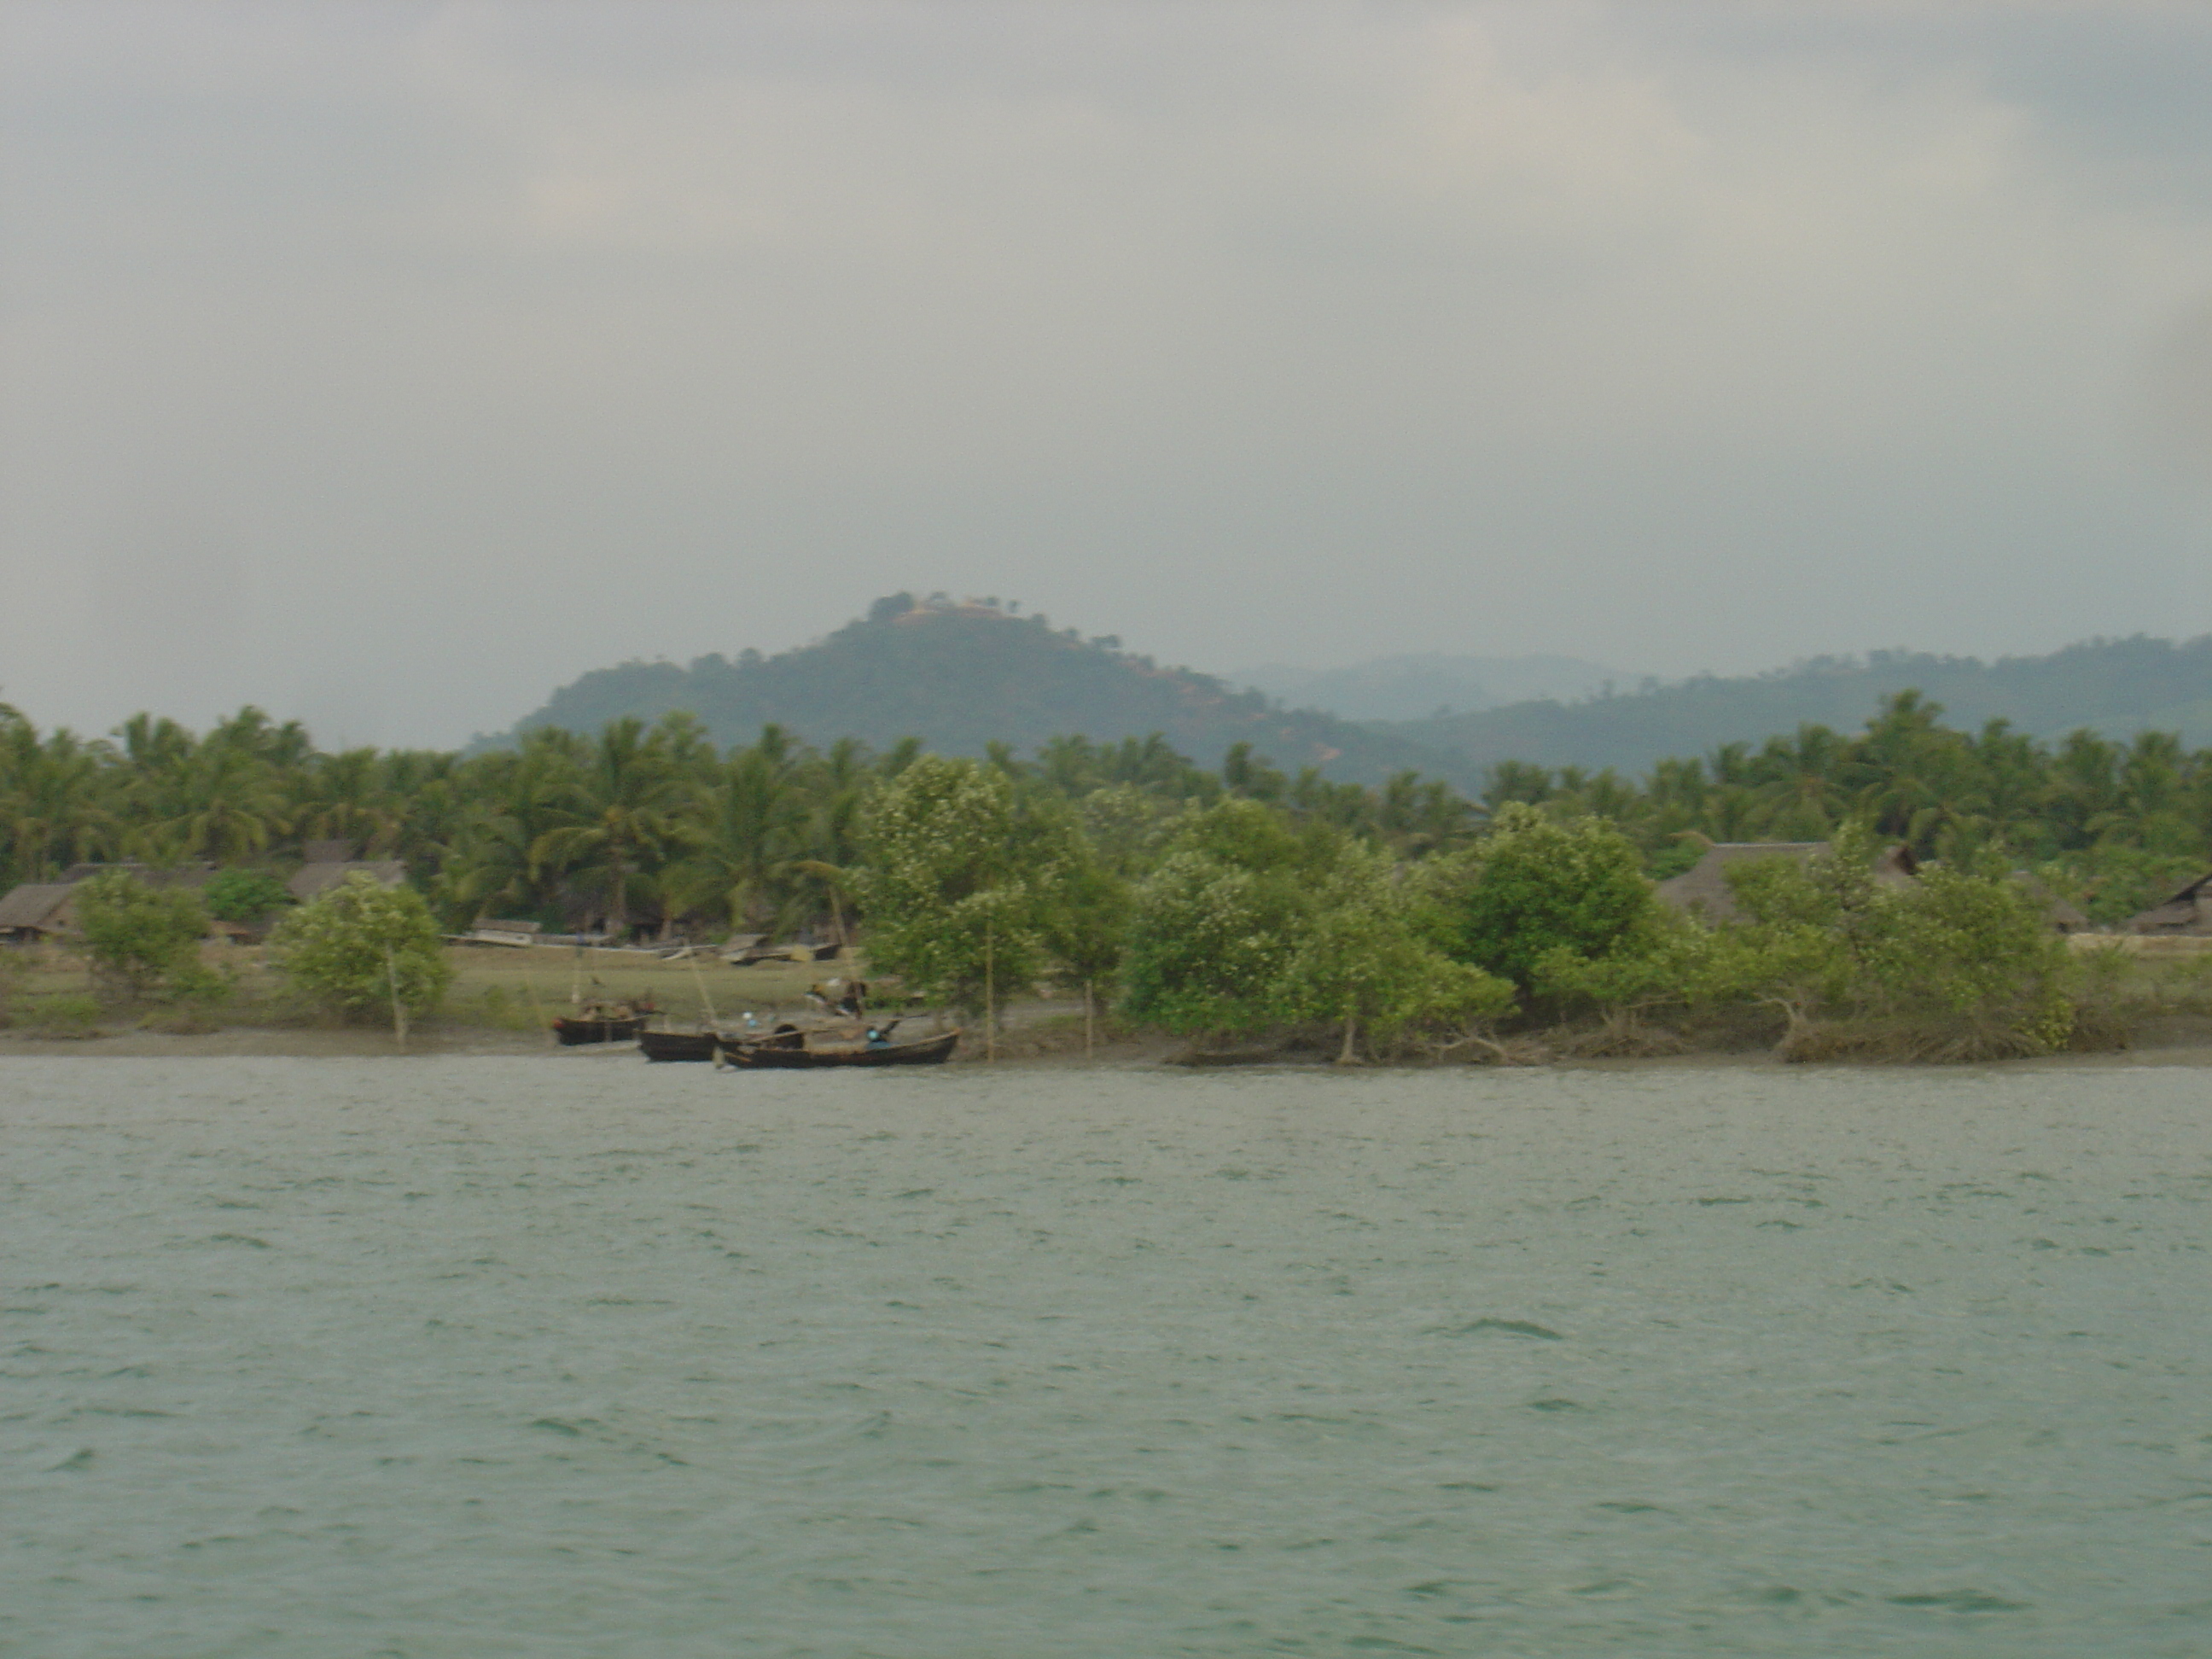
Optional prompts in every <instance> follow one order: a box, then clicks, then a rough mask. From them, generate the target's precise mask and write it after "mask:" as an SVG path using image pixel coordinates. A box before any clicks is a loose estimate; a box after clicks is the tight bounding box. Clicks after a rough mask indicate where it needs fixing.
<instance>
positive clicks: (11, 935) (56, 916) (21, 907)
mask: <svg viewBox="0 0 2212 1659" xmlns="http://www.w3.org/2000/svg"><path fill="white" fill-rule="evenodd" d="M75 892H76V883H75V882H73V881H27V882H25V883H24V884H22V885H21V886H20V887H18V888H15V890H13V891H11V892H9V894H8V896H6V897H5V898H0V939H7V940H9V942H10V943H11V944H16V945H28V944H32V943H33V942H34V941H36V940H39V939H47V938H51V937H52V936H53V935H55V934H57V933H69V932H70V931H72V930H73V929H74V928H75V927H76V911H75V909H74V908H72V907H71V905H70V896H71V895H72V894H74V893H75Z"/></svg>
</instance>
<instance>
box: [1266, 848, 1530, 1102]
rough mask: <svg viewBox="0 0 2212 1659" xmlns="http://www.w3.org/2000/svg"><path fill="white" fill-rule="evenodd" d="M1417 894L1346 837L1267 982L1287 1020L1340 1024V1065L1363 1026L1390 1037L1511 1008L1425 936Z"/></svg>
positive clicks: (1495, 989)
mask: <svg viewBox="0 0 2212 1659" xmlns="http://www.w3.org/2000/svg"><path fill="white" fill-rule="evenodd" d="M1423 902H1424V899H1423V896H1421V895H1420V894H1419V893H1418V892H1417V891H1416V890H1413V888H1411V887H1410V886H1409V885H1408V884H1407V883H1406V882H1404V881H1402V880H1401V879H1400V878H1399V871H1398V868H1397V866H1396V863H1395V860H1393V859H1392V858H1391V857H1390V855H1389V854H1387V853H1384V852H1382V851H1379V850H1376V849H1371V848H1364V847H1361V846H1360V845H1358V843H1356V842H1350V843H1346V845H1345V846H1344V847H1343V848H1340V851H1339V853H1338V856H1337V859H1336V861H1335V864H1334V868H1332V869H1331V870H1330V871H1329V872H1328V874H1327V876H1326V877H1325V878H1323V879H1322V881H1321V882H1320V883H1319V884H1318V885H1317V886H1316V888H1315V890H1314V891H1313V895H1312V906H1311V911H1310V916H1309V918H1308V920H1307V922H1306V925H1305V926H1304V928H1302V929H1301V930H1300V931H1299V934H1298V937H1297V942H1296V944H1295V945H1294V946H1293V947H1292V949H1291V951H1290V954H1289V957H1288V958H1287V960H1285V962H1284V963H1283V964H1282V968H1281V970H1280V972H1279V975H1278V976H1277V980H1276V983H1275V986H1274V987H1273V1000H1274V1002H1275V1005H1276V1006H1277V1007H1278V1008H1279V1009H1280V1010H1281V1012H1283V1013H1284V1014H1285V1016H1287V1017H1288V1018H1292V1019H1297V1020H1311V1021H1316V1022H1322V1023H1327V1024H1334V1025H1336V1026H1338V1027H1339V1028H1340V1030H1341V1031H1342V1033H1343V1041H1342V1043H1341V1045H1340V1048H1339V1049H1338V1053H1337V1061H1338V1063H1339V1064H1340V1065H1348V1064H1350V1063H1351V1062H1352V1061H1353V1060H1356V1059H1357V1058H1358V1036H1359V1034H1360V1033H1361V1032H1362V1031H1364V1032H1365V1033H1366V1034H1367V1036H1368V1037H1369V1039H1370V1042H1375V1041H1377V1040H1380V1041H1383V1042H1389V1041H1390V1040H1392V1039H1394V1038H1395V1037H1396V1036H1398V1035H1399V1034H1400V1033H1401V1032H1404V1031H1406V1030H1410V1029H1416V1028H1422V1027H1437V1026H1443V1027H1448V1028H1449V1027H1464V1026H1466V1025H1468V1024H1484V1023H1486V1022H1488V1021H1491V1020H1493V1019H1496V1018H1499V1017H1500V1016H1502V1015H1504V1013H1506V1012H1509V1011H1510V1009H1511V1008H1512V1006H1513V987H1512V986H1511V985H1510V983H1508V982H1507V981H1504V980H1502V979H1499V978H1498V977H1496V976H1495V975H1491V974H1486V973H1485V972H1483V970H1482V969H1480V968H1472V967H1469V966H1468V965H1467V964H1466V963H1459V962H1455V961H1453V960H1452V959H1451V958H1450V957H1448V956H1446V955H1444V953H1443V951H1439V950H1437V948H1436V947H1435V946H1434V945H1431V943H1430V942H1429V939H1428V938H1427V937H1426V935H1427V934H1428V933H1430V932H1431V931H1432V930H1431V928H1429V927H1425V926H1424V925H1423V924H1424V920H1425V919H1424V918H1423V917H1421V916H1419V915H1417V914H1416V911H1417V908H1419V906H1420V905H1422V903H1423Z"/></svg>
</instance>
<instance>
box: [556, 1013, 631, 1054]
mask: <svg viewBox="0 0 2212 1659" xmlns="http://www.w3.org/2000/svg"><path fill="white" fill-rule="evenodd" d="M646 1018H647V1017H646V1016H645V1015H643V1014H631V1015H629V1016H628V1017H627V1018H621V1019H570V1018H568V1016H566V1015H565V1014H564V1015H562V1017H561V1018H558V1019H556V1020H555V1021H554V1022H553V1035H554V1036H556V1037H558V1038H559V1039H560V1040H561V1046H562V1048H575V1047H576V1046H577V1045H578V1044H580V1043H585V1042H629V1041H630V1040H631V1039H632V1038H633V1037H635V1036H637V1034H638V1033H639V1032H641V1031H642V1030H645V1022H646Z"/></svg>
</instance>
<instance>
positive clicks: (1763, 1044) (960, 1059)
mask: <svg viewBox="0 0 2212 1659" xmlns="http://www.w3.org/2000/svg"><path fill="white" fill-rule="evenodd" d="M2190 943H2191V945H2195V944H2196V943H2197V942H2196V941H2190ZM2134 954H2135V955H2136V957H2137V960H2136V962H2135V963H2133V964H2132V965H2131V968H2130V978H2129V980H2128V981H2126V982H2125V983H2124V985H2123V986H2121V987H2118V997H2119V1001H2118V1005H2117V1006H2113V1007H2110V1008H2108V1009H2107V1011H2106V1012H2107V1013H2108V1014H2109V1015H2111V1016H2112V1017H2113V1018H2116V1019H2117V1021H2118V1024H2119V1025H2120V1026H2122V1027H2124V1029H2125V1030H2126V1032H2127V1036H2126V1038H2125V1040H2124V1042H2120V1043H2118V1045H2117V1046H2115V1047H2113V1048H2108V1049H2100V1050H2099V1051H2097V1052H2093V1053H2079V1054H2052V1055H2045V1056H2040V1057H2037V1058H2033V1059H2025V1060H2008V1061H2004V1062H2002V1063H2005V1064H2010V1065H2028V1066H2080V1065H2108V1066H2109V1065H2138V1066H2212V972H2208V969H2212V956H2208V955H2206V954H2205V953H2204V952H2203V951H2197V950H2194V949H2192V950H2191V951H2163V952H2154V951H2142V952H2138V953H2134ZM2169 958H2171V959H2170V960H2169ZM205 960H206V961H207V963H208V964H209V965H210V967H211V968H213V969H216V971H217V972H218V973H220V974H221V975H222V976H223V978H224V979H225V981H227V982H228V983H229V985H230V986H231V987H232V994H231V996H230V998H229V999H228V1001H226V1002H224V1003H222V1004H221V1005H219V1006H213V1007H196V1008H191V1009H180V1008H177V1007H173V1006H159V1005H155V1006H143V1007H138V1008H122V1007H114V1006H102V1005H100V1004H99V1003H97V1002H96V1001H95V1000H94V999H93V998H92V997H91V995H90V994H89V989H88V985H89V981H88V977H87V975H86V974H85V971H84V968H83V965H82V963H81V962H79V961H77V960H76V958H75V957H71V956H70V955H68V954H67V953H65V952H62V951H44V952H40V953H37V954H35V955H34V954H31V953H25V954H24V955H23V956H21V957H17V958H16V959H15V961H14V962H13V963H9V964H7V965H8V966H9V967H11V968H12V969H13V975H12V979H13V983H12V986H11V987H9V988H10V990H11V995H10V996H9V1012H10V1014H11V1018H10V1021H9V1024H8V1025H7V1026H6V1027H5V1028H4V1029H0V1057H5V1056H7V1055H10V1054H20V1055H39V1056H46V1057H62V1056H68V1057H77V1058H85V1059H97V1058H158V1059H191V1058H207V1059H228V1058H245V1057H272V1058H274V1057H282V1058H299V1059H318V1058H330V1059H348V1058H375V1057H385V1056H393V1057H399V1056H403V1055H416V1056H422V1055H483V1056H495V1057H508V1058H519V1057H523V1056H527V1055H533V1054H536V1055H544V1054H559V1055H561V1056H562V1057H563V1058H565V1059H572V1060H575V1061H576V1062H577V1063H580V1064H592V1065H607V1064H611V1063H613V1062H614V1061H615V1060H618V1059H621V1058H623V1057H624V1056H629V1057H632V1058H635V1053H634V1050H632V1049H630V1048H628V1047H626V1046H622V1047H615V1048H594V1047H586V1048H568V1049H562V1048H557V1047H556V1045H555V1044H554V1042H553V1040H552V1036H551V1033H550V1030H548V1029H547V1028H548V1025H549V1024H550V1020H551V1019H552V1018H554V1017H555V1016H556V1014H559V1013H561V1012H566V1011H567V1010H568V1008H570V1007H571V1006H574V1002H575V1001H576V1000H591V999H594V998H598V999H605V1000H628V1001H631V1002H633V1003H649V1004H650V1005H652V1006H655V1007H657V1008H659V1009H660V1010H661V1011H662V1012H663V1015H664V1017H665V1018H666V1019H667V1020H668V1021H669V1022H670V1023H671V1024H678V1025H687V1024H699V1023H702V1022H703V1021H705V1020H706V1019H708V1018H713V1019H714V1020H717V1021H726V1020H732V1019H737V1018H742V1017H743V1016H744V1015H745V1014H748V1013H750V1014H751V1015H752V1016H753V1017H754V1018H756V1019H757V1020H759V1021H761V1022H763V1023H773V1022H774V1021H775V1020H776V1019H778V1018H786V1017H790V1016H799V1015H805V1014H807V1013H808V1012H811V1010H810V1005H809V1004H808V1001H807V998H806V991H807V987H809V986H811V985H812V984H814V983H816V982H817V981H821V980H823V979H826V978H829V977H831V976H833V975H837V974H839V973H841V972H842V973H844V974H851V973H854V972H856V971H857V972H860V973H861V974H864V975H865V973H866V963H854V962H849V961H848V962H842V963H839V962H829V963H763V964H759V965H757V966H753V967H747V968H731V967H729V966H727V965H726V964H724V963H721V962H720V960H719V959H716V958H713V957H707V958H677V959H672V960H671V959H665V958H662V957H657V956H653V955H651V954H648V953H646V952H642V951H577V950H573V949H566V948H561V949H555V948H550V947H538V948H535V949H530V950H520V951H507V950H499V949H471V948H456V949H455V950H453V951H452V953H451V960H452V961H453V965H454V968H455V970H456V976H455V980H454V984H453V992H452V994H450V995H449V996H448V998H447V1002H446V1006H445V1007H444V1008H443V1010H441V1012H440V1013H439V1015H438V1016H437V1017H436V1018H433V1019H431V1020H428V1021H426V1022H422V1023H421V1024H417V1025H416V1026H415V1027H414V1028H413V1029H412V1030H410V1032H409V1034H408V1039H407V1043H406V1046H405V1048H404V1050H403V1049H402V1048H400V1047H399V1046H398V1043H397V1042H396V1041H395V1039H394V1037H393V1035H392V1031H391V1030H390V1028H389V1027H388V1026H385V1025H381V1024H378V1025H350V1026H348V1025H335V1024H329V1023H327V1022H319V1021H317V1020H316V1019H314V1018H311V1017H310V1016H308V1015H307V1014H306V1013H304V1012H302V1011H301V1010H299V1009H297V1008H295V1007H291V1006H288V1005H287V1004H286V1002H285V1000H284V999H283V994H282V992H281V989H280V987H278V986H277V985H276V981H275V979H274V976H273V975H271V974H270V970H269V969H268V967H267V965H266V963H265V962H264V958H263V956H262V953H261V952H260V951H258V950H250V949H240V948H239V947H236V946H228V945H215V946H210V949H209V951H207V953H206V957H205ZM879 989H883V990H895V987H888V986H886V987H879ZM879 1006H883V1007H884V1008H886V1009H888V1008H889V1007H890V1006H895V1005H894V1004H892V1003H891V1002H890V1000H889V999H885V1000H883V1001H882V1002H881V1003H880V1004H879ZM910 1018H915V1023H916V1024H933V1020H934V1016H933V1015H927V1014H921V1015H918V1016H912V1017H910ZM1002 1018H1003V1022H1004V1023H1003V1024H1002V1025H1001V1028H1000V1033H999V1037H998V1041H997V1042H996V1044H995V1050H996V1053H995V1057H993V1056H991V1055H988V1054H987V1051H986V1045H985V1044H984V1042H982V1040H981V1036H980V1034H978V1033H975V1032H973V1031H971V1032H969V1035H968V1036H967V1037H966V1038H965V1039H964V1040H963V1042H962V1043H961V1045H960V1049H959V1051H958V1052H957V1054H955V1056H954V1059H953V1064H955V1065H957V1066H976V1065H987V1064H997V1065H1000V1066H1025V1067H1043V1068H1052V1069H1066V1068H1069V1067H1079V1066H1086V1065H1090V1066H1124V1067H1126V1066H1157V1065H1166V1064H1169V1063H1171V1062H1174V1061H1176V1060H1183V1061H1185V1062H1186V1063H1188V1062H1190V1061H1193V1060H1196V1061H1198V1062H1200V1063H1201V1064H1203V1063H1207V1062H1212V1063H1216V1064H1218V1063H1220V1062H1221V1061H1222V1060H1224V1059H1225V1058H1229V1057H1227V1056H1222V1055H1218V1054H1211V1053H1209V1052H1207V1050H1206V1045H1196V1046H1194V1045H1193V1044H1192V1043H1190V1042H1188V1041H1187V1040H1185V1039H1182V1038H1178V1037H1176V1036H1170V1035H1169V1034H1167V1033H1164V1032H1161V1031H1157V1030H1144V1029H1140V1028H1133V1027H1129V1026H1127V1025H1125V1024H1122V1023H1121V1022H1120V1021H1118V1020H1115V1019H1113V1018H1101V1019H1099V1020H1098V1021H1097V1022H1096V1023H1095V1024H1094V1026H1093V1029H1092V1033H1091V1036H1092V1040H1091V1043H1090V1045H1089V1052H1088V1053H1086V1044H1085V1027H1084V1020H1083V1017H1082V1015H1081V1013H1080V1012H1079V1010H1078V1009H1077V1008H1075V1007H1074V1006H1072V1005H1071V1004H1070V1003H1069V1002H1067V1001H1066V1000H1052V999H1048V998H1036V999H1029V1000H1021V1001H1018V1002H1015V1003H1013V1004H1012V1005H1010V1006H1007V1007H1006V1009H1005V1010H1004V1011H1003V1014H1002ZM1654 1035H1655V1036H1656V1039H1657V1040H1656V1041H1655V1042H1651V1043H1650V1044H1649V1045H1647V1046H1646V1048H1645V1049H1644V1051H1643V1052H1632V1053H1621V1052H1618V1048H1619V1045H1618V1044H1617V1043H1614V1042H1613V1041H1612V1040H1611V1037H1610V1036H1609V1034H1607V1033H1606V1032H1604V1031H1603V1030H1601V1029H1600V1028H1598V1027H1597V1026H1595V1024H1586V1025H1577V1026H1567V1027H1562V1028H1556V1029H1553V1030H1543V1031H1529V1032H1523V1033H1521V1034H1519V1035H1517V1036H1513V1037H1510V1038H1508V1039H1507V1040H1506V1042H1505V1045H1504V1046H1505V1049H1506V1054H1504V1059H1505V1060H1506V1061H1507V1062H1508V1063H1509V1064H1510V1065H1513V1066H1546V1067H1555V1068H1566V1069H1576V1070H1617V1069H1624V1068H1626V1069H1637V1070H1645V1069H1658V1070H1665V1069H1671V1068H1678V1067H1693V1068H1694V1067H1708V1068H1710V1067H1728V1068H1731V1069H1733V1068H1738V1067H1745V1066H1753V1067H1756V1066H1777V1067H1780V1066H1785V1065H1790V1064H1791V1063H1792V1062H1790V1061H1786V1060H1784V1059H1783V1058H1782V1057H1781V1056H1780V1055H1778V1054H1777V1053H1776V1052H1775V1050H1774V1048H1773V1047H1772V1042H1771V1034H1770V1033H1768V1032H1767V1031H1766V1030H1765V1025H1764V1024H1761V1023H1759V1022H1758V1021H1749V1022H1747V1021H1744V1020H1741V1019H1729V1018H1723V1019H1720V1020H1717V1021H1715V1022H1711V1023H1708V1024H1703V1025H1701V1026H1698V1027H1693V1028H1691V1029H1687V1030H1682V1031H1680V1032H1674V1031H1663V1030H1662V1031H1660V1032H1657V1033H1656V1034H1654ZM1608 1048H1613V1049H1614V1050H1615V1051H1614V1052H1607V1049H1608ZM1335 1052H1336V1050H1335V1045H1334V1039H1333V1037H1332V1038H1331V1039H1330V1040H1329V1041H1328V1042H1310V1043H1291V1044H1290V1045H1287V1046H1273V1045H1268V1044H1256V1045H1252V1046H1251V1047H1250V1048H1249V1049H1247V1050H1245V1051H1244V1052H1243V1053H1242V1054H1238V1055H1237V1056H1236V1058H1240V1059H1243V1060H1248V1061H1250V1062H1254V1063H1261V1064H1268V1065H1275V1066H1323V1065H1326V1064H1328V1062H1329V1061H1330V1060H1332V1059H1333V1058H1334V1054H1335ZM1489 1058H1492V1059H1495V1058H1498V1056H1495V1055H1493V1056H1490V1057H1489ZM1469 1060H1470V1057H1469V1056H1468V1054H1465V1053H1462V1054H1457V1055H1455V1056H1453V1057H1452V1058H1451V1059H1449V1060H1446V1061H1444V1062H1443V1064H1444V1065H1446V1066H1462V1065H1466V1064H1468V1063H1469ZM1800 1063H1802V1062H1800ZM1814 1063H1819V1064H1822V1065H1826V1066H1834V1065H1856V1066H1868V1065H1893V1064H1895V1063H1897V1062H1895V1061H1886V1060H1879V1059H1875V1058H1869V1057H1862V1058H1855V1059H1838V1060H1821V1061H1819V1062H1814ZM1408 1064H1409V1066H1412V1067H1419V1066H1420V1065H1421V1062H1420V1061H1419V1060H1413V1061H1410V1062H1409V1063H1408Z"/></svg>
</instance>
